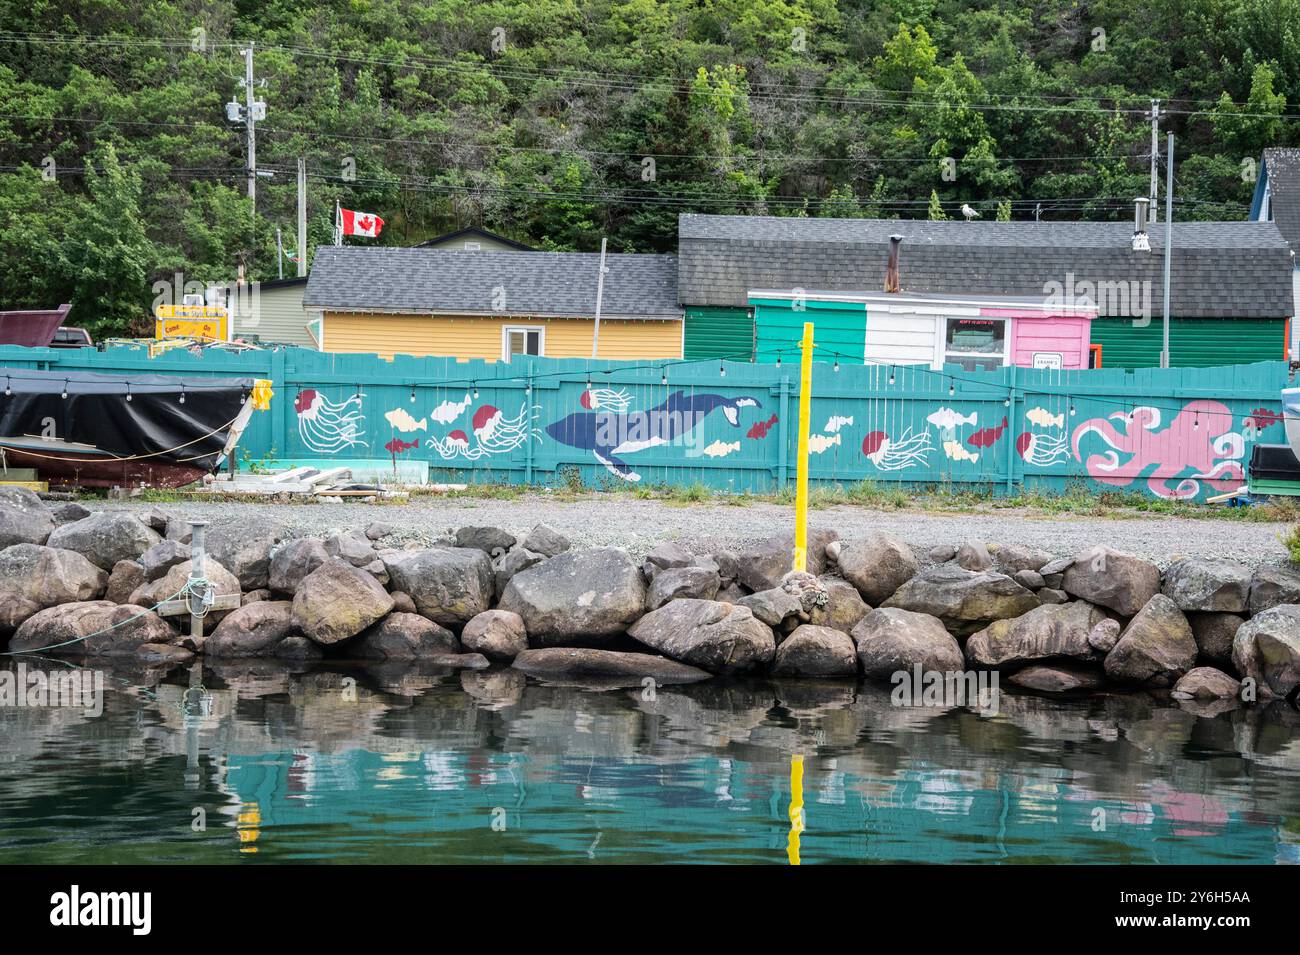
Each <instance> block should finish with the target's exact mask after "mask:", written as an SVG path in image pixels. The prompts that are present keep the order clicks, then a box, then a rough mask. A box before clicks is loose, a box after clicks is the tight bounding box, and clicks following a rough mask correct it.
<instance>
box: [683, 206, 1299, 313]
mask: <svg viewBox="0 0 1300 955" xmlns="http://www.w3.org/2000/svg"><path fill="white" fill-rule="evenodd" d="M678 233H679V243H678V250H677V254H678V282H679V286H680V295H681V297H682V302H683V303H684V304H686V305H730V306H737V305H744V304H745V303H746V293H747V292H748V291H749V290H750V289H759V288H795V287H799V288H805V289H808V290H809V291H813V290H819V291H846V292H847V291H859V290H862V289H879V288H880V287H881V286H882V284H883V282H884V276H885V261H886V257H887V255H888V250H889V236H890V235H892V234H894V233H897V234H899V235H902V236H903V237H904V239H903V246H902V251H901V255H900V268H899V270H900V273H901V275H902V285H903V291H905V292H944V293H954V294H957V293H966V294H986V295H1029V296H1042V295H1043V294H1045V292H1046V289H1045V286H1046V285H1047V283H1049V282H1057V283H1061V284H1065V283H1066V282H1067V275H1073V281H1074V282H1075V285H1076V287H1077V286H1078V283H1082V282H1094V283H1095V282H1138V283H1139V286H1138V287H1139V288H1141V284H1140V283H1144V282H1150V283H1151V285H1150V292H1151V296H1152V302H1151V308H1150V314H1152V315H1156V316H1158V315H1160V314H1161V294H1162V272H1163V268H1164V254H1163V249H1164V245H1163V243H1164V226H1163V225H1159V224H1157V225H1155V226H1153V227H1152V228H1151V230H1150V242H1151V251H1150V252H1134V251H1133V250H1132V248H1131V247H1130V242H1131V239H1132V235H1133V226H1132V224H1131V223H1129V222H954V221H948V222H929V221H926V220H906V219H799V218H792V217H769V216H711V215H683V216H681V217H680V219H679V221H678ZM1171 276H1172V288H1171V294H1170V313H1171V314H1173V315H1177V316H1181V317H1186V318H1198V317H1203V318H1283V317H1286V316H1289V315H1291V314H1293V311H1294V304H1293V298H1292V291H1291V255H1290V249H1289V247H1288V245H1287V242H1286V240H1285V239H1283V238H1282V235H1281V233H1280V232H1279V231H1278V229H1277V227H1276V226H1275V225H1274V224H1273V223H1271V222H1176V223H1174V227H1173V262H1172V268H1171ZM1101 304H1102V305H1103V306H1106V305H1107V304H1108V303H1107V302H1105V301H1103V302H1102V303H1101ZM1112 304H1113V303H1112ZM1102 313H1103V314H1121V313H1120V312H1118V311H1116V310H1113V309H1108V308H1106V307H1103V310H1102Z"/></svg>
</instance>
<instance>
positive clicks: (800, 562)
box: [793, 322, 813, 573]
mask: <svg viewBox="0 0 1300 955" xmlns="http://www.w3.org/2000/svg"><path fill="white" fill-rule="evenodd" d="M799 348H800V349H801V350H802V352H803V360H802V362H801V364H800V375H799V460H798V461H797V462H796V464H797V465H798V470H797V471H796V472H795V474H796V478H795V490H794V508H795V510H794V555H793V557H794V560H793V565H794V570H795V572H796V573H803V572H805V571H807V570H808V429H809V427H810V426H811V422H812V352H813V323H812V322H804V323H803V341H802V342H800V344H799Z"/></svg>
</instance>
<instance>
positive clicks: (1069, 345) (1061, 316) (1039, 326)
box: [980, 308, 1092, 368]
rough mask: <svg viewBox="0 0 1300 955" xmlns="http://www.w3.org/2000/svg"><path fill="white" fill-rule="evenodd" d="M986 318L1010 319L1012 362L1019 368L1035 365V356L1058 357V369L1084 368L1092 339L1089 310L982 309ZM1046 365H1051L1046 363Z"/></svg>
mask: <svg viewBox="0 0 1300 955" xmlns="http://www.w3.org/2000/svg"><path fill="white" fill-rule="evenodd" d="M980 314H981V315H984V316H987V317H989V318H1007V319H1010V320H1011V363H1012V364H1013V365H1019V366H1020V367H1021V368H1032V367H1034V356H1035V355H1039V356H1040V361H1042V360H1044V359H1045V360H1046V361H1047V362H1051V359H1052V358H1054V357H1055V356H1057V355H1059V356H1060V362H1061V364H1060V367H1061V368H1087V367H1088V346H1089V345H1090V344H1091V342H1092V315H1091V313H1090V312H1071V311H1069V310H1068V309H1066V310H1062V311H1061V312H1060V313H1058V314H1055V315H1044V314H1043V312H1042V311H1041V310H1027V309H1019V308H981V309H980ZM1046 367H1054V365H1053V364H1047V365H1046Z"/></svg>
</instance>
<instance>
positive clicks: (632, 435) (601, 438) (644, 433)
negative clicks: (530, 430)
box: [546, 391, 762, 481]
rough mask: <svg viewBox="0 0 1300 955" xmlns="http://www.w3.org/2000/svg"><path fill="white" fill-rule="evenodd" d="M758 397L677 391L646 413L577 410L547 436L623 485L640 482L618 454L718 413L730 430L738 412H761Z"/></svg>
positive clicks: (663, 440) (664, 440)
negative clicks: (591, 460)
mask: <svg viewBox="0 0 1300 955" xmlns="http://www.w3.org/2000/svg"><path fill="white" fill-rule="evenodd" d="M761 407H762V404H761V403H760V402H759V400H758V399H757V398H750V397H748V396H746V395H741V396H740V397H737V398H727V397H725V396H724V395H715V394H694V395H688V394H687V393H686V392H684V391H676V392H673V393H672V394H671V395H669V396H668V399H667V400H666V401H664V402H663V403H662V404H659V405H656V406H655V407H653V408H651V409H649V410H648V411H630V412H627V413H625V414H616V413H614V412H608V411H579V412H576V413H574V414H571V415H569V416H568V417H567V418H562V419H561V420H559V421H556V422H555V423H554V424H550V425H547V427H546V433H547V434H549V435H550V436H551V437H552V438H554V439H555V440H556V441H559V442H560V443H561V444H565V445H568V446H569V447H571V448H580V449H581V450H583V451H590V452H591V453H592V454H593V455H595V457H596V460H597V461H599V462H600V463H601V464H603V465H605V467H606V468H608V469H609V471H610V473H612V474H616V475H618V476H619V477H621V478H622V479H623V480H625V481H639V480H641V475H639V474H637V473H636V472H635V471H633V470H632V468H631V467H630V466H629V465H628V464H627V462H626V461H624V460H622V458H621V457H620V455H624V454H633V453H635V452H637V451H644V450H645V449H646V448H654V447H658V446H659V445H663V444H669V443H670V442H672V441H673V440H675V439H677V438H679V437H681V436H682V435H684V434H687V433H689V432H690V431H692V430H693V429H694V428H696V427H697V426H698V425H700V424H702V423H703V422H704V419H705V418H707V417H708V416H709V415H710V414H711V413H712V412H714V411H715V410H717V409H719V408H721V409H722V413H723V415H724V416H726V419H727V422H728V423H729V424H730V425H731V426H732V427H733V428H734V427H737V426H738V425H739V424H740V409H741V408H761Z"/></svg>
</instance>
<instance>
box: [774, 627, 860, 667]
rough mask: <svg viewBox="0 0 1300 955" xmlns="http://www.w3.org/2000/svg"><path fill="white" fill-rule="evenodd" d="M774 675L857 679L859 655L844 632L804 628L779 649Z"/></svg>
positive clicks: (777, 649) (783, 641)
mask: <svg viewBox="0 0 1300 955" xmlns="http://www.w3.org/2000/svg"><path fill="white" fill-rule="evenodd" d="M772 672H773V673H776V674H781V675H785V676H813V677H839V676H846V677H852V676H856V675H857V672H858V657H857V651H856V649H855V648H854V645H853V640H852V639H851V638H850V637H849V635H848V634H847V633H845V632H844V631H843V630H836V629H833V628H831V627H818V626H815V625H812V624H804V625H803V626H800V627H796V628H795V630H794V632H793V633H791V634H790V635H789V636H788V637H786V638H785V639H784V640H782V641H781V645H780V646H779V647H777V648H776V658H775V660H774V661H773V663H772Z"/></svg>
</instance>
